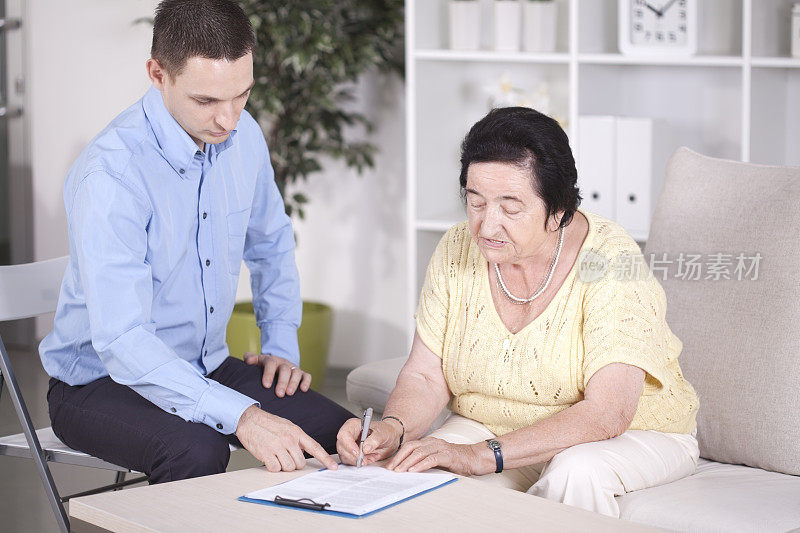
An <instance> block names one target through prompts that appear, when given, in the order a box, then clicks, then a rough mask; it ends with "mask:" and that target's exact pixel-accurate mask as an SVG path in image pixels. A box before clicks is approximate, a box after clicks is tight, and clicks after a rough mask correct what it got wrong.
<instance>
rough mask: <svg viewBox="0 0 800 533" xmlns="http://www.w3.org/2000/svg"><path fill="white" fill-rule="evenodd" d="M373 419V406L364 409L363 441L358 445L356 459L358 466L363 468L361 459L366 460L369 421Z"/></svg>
mask: <svg viewBox="0 0 800 533" xmlns="http://www.w3.org/2000/svg"><path fill="white" fill-rule="evenodd" d="M371 420H372V407H367V410H366V411H364V421H363V422H362V424H361V442H360V443H359V445H358V460H357V461H356V468H361V461H363V460H364V441H365V440H367V435H368V434H369V423H370V421H371Z"/></svg>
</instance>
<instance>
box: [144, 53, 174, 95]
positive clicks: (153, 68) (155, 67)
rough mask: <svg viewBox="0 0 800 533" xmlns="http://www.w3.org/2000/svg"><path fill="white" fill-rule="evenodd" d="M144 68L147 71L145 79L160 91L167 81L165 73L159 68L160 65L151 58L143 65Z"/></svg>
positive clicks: (162, 68)
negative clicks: (148, 79)
mask: <svg viewBox="0 0 800 533" xmlns="http://www.w3.org/2000/svg"><path fill="white" fill-rule="evenodd" d="M145 68H146V69H147V77H148V78H150V81H152V82H153V85H154V86H155V88H156V89H158V90H159V91H161V90H162V89H163V88H164V85H166V84H167V80H168V79H169V74H168V73H167V71H166V70H165V69H164V67H162V66H161V63H159V62H158V61H157V60H156V59H153V58H152V57H151V58H150V59H148V60H147V63H145Z"/></svg>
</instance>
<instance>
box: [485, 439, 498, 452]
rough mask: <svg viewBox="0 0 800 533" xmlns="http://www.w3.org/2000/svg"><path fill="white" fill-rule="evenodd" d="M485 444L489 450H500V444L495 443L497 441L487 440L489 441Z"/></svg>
mask: <svg viewBox="0 0 800 533" xmlns="http://www.w3.org/2000/svg"><path fill="white" fill-rule="evenodd" d="M486 444H487V445H488V446H489V448H491V449H493V450H499V449H500V442H499V441H497V440H494V439H489V440H487V441H486Z"/></svg>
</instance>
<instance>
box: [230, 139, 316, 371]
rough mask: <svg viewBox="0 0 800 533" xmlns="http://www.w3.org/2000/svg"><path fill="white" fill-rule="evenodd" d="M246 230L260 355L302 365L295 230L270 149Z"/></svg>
mask: <svg viewBox="0 0 800 533" xmlns="http://www.w3.org/2000/svg"><path fill="white" fill-rule="evenodd" d="M263 148H264V154H265V157H264V162H263V163H262V165H261V168H260V170H259V173H258V178H257V182H256V189H255V197H254V199H253V209H252V211H251V212H250V222H249V223H248V227H247V237H246V238H245V245H244V261H245V264H246V265H247V268H248V269H249V270H250V284H251V289H252V293H253V307H254V309H255V314H256V321H257V322H258V327H259V328H260V329H261V353H265V354H270V355H277V356H279V357H283V358H284V359H288V360H289V361H291V362H292V363H294V364H296V365H299V364H300V349H299V347H298V344H297V328H298V327H299V326H300V317H301V315H302V310H303V303H302V300H301V299H300V282H299V276H298V273H297V264H296V263H295V257H294V246H295V242H294V230H293V229H292V223H291V220H290V219H289V217H288V216H287V215H286V209H285V207H284V205H283V198H282V197H281V194H280V192H279V191H278V186H277V185H276V184H275V174H274V171H273V169H272V165H271V164H270V159H269V152H268V150H267V146H266V143H264V145H263Z"/></svg>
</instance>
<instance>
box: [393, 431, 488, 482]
mask: <svg viewBox="0 0 800 533" xmlns="http://www.w3.org/2000/svg"><path fill="white" fill-rule="evenodd" d="M487 452H488V453H487ZM489 454H491V458H490V457H489ZM385 466H386V468H387V469H389V470H394V471H395V472H423V471H425V470H428V469H430V468H434V467H437V466H438V467H440V468H444V469H446V470H449V471H450V472H453V473H456V474H461V475H464V476H480V475H483V474H489V473H491V472H494V471H495V460H494V453H493V452H492V451H491V450H490V449H489V448H488V447H487V446H486V443H485V442H483V441H481V442H479V443H478V444H451V443H449V442H447V441H444V440H441V439H437V438H435V437H426V438H424V439H420V440H414V441H411V442H405V443H403V447H402V448H400V450H398V452H397V454H396V455H395V456H394V457H392V459H391V460H390V461H389V462H388V463H386V465H385Z"/></svg>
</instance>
